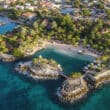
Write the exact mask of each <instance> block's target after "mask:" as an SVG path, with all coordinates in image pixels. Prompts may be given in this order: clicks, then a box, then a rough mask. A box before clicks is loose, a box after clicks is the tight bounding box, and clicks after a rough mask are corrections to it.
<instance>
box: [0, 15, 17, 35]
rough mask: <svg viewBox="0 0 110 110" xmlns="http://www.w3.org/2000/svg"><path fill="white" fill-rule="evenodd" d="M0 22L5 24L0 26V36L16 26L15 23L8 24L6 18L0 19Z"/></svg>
mask: <svg viewBox="0 0 110 110" xmlns="http://www.w3.org/2000/svg"><path fill="white" fill-rule="evenodd" d="M0 22H5V23H6V24H5V25H3V26H0V34H4V33H6V32H11V31H13V29H14V28H15V27H16V26H17V24H16V23H14V22H10V21H9V19H8V18H7V17H0Z"/></svg>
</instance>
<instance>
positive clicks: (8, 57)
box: [0, 53, 16, 62]
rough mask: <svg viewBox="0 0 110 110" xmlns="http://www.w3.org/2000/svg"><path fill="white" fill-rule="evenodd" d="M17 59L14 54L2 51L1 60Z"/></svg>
mask: <svg viewBox="0 0 110 110" xmlns="http://www.w3.org/2000/svg"><path fill="white" fill-rule="evenodd" d="M15 59H16V58H15V57H14V56H13V55H10V54H4V53H0V60H2V61H5V62H11V61H15Z"/></svg>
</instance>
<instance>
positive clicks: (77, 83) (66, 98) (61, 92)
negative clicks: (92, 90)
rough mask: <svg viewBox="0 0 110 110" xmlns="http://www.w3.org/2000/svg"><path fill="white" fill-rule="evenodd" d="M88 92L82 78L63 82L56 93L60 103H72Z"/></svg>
mask: <svg viewBox="0 0 110 110" xmlns="http://www.w3.org/2000/svg"><path fill="white" fill-rule="evenodd" d="M87 92H88V88H87V84H86V82H85V81H84V80H83V79H82V78H76V79H72V78H69V79H67V80H65V81H64V82H63V84H62V86H61V87H60V88H59V89H58V91H57V96H58V98H59V100H60V101H62V102H66V103H74V102H75V101H78V100H79V99H81V98H83V97H84V96H85V95H86V94H87Z"/></svg>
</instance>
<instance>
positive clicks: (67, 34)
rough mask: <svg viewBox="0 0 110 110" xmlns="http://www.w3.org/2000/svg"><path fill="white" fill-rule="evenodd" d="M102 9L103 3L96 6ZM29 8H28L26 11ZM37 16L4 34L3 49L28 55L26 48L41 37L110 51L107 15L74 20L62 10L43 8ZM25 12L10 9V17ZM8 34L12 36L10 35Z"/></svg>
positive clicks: (34, 43) (101, 50) (101, 51)
mask: <svg viewBox="0 0 110 110" xmlns="http://www.w3.org/2000/svg"><path fill="white" fill-rule="evenodd" d="M77 2H78V1H77V0H76V2H75V6H74V7H78V8H82V12H83V15H86V16H90V12H89V11H87V7H85V6H84V5H83V4H80V2H78V3H77ZM95 7H98V8H102V7H103V6H102V5H101V4H99V5H97V6H95ZM25 11H26V10H25ZM105 11H106V13H107V18H109V13H110V11H109V10H108V9H105ZM35 13H36V14H37V19H36V20H35V21H34V23H33V24H32V25H31V26H29V25H26V23H25V25H24V26H21V27H20V28H19V29H17V30H14V32H13V34H10V35H1V36H0V42H2V43H3V45H1V46H0V50H1V51H2V52H11V53H12V54H13V55H15V56H17V57H19V56H24V55H23V54H24V51H23V50H25V48H31V47H33V46H34V45H36V44H38V45H40V43H39V40H40V39H41V38H42V39H48V40H60V41H62V42H64V43H67V44H72V45H75V46H77V45H80V44H81V45H83V46H85V47H86V46H89V48H90V47H91V48H94V49H95V50H98V51H99V52H100V53H103V54H104V55H109V54H110V22H109V20H108V19H107V20H104V19H103V18H97V19H95V20H89V19H80V20H73V19H72V17H71V16H70V15H69V14H67V15H62V14H60V12H59V11H58V10H47V9H43V8H41V9H39V10H36V11H35ZM19 15H21V12H20V11H19V12H18V11H17V10H15V9H14V10H12V9H11V11H10V14H9V16H10V17H13V16H14V17H15V18H16V17H19ZM7 36H8V37H7Z"/></svg>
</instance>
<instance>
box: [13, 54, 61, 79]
mask: <svg viewBox="0 0 110 110" xmlns="http://www.w3.org/2000/svg"><path fill="white" fill-rule="evenodd" d="M15 70H16V71H18V72H19V73H20V74H24V75H26V76H29V77H32V78H33V79H45V80H46V79H57V78H59V75H60V73H62V68H61V66H60V65H59V64H57V63H56V62H55V61H54V60H47V59H45V58H42V57H41V56H39V58H34V59H33V61H29V62H25V63H21V62H20V63H18V64H17V66H16V67H15Z"/></svg>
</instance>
